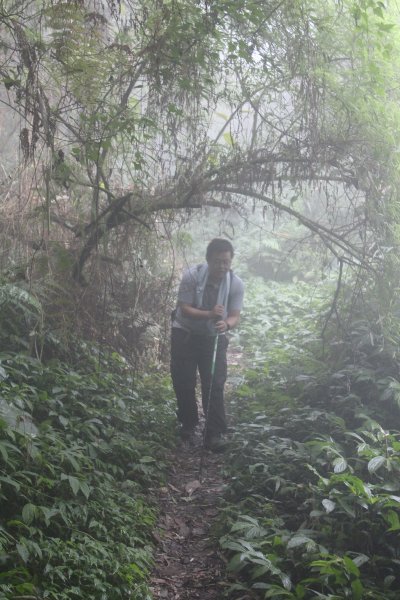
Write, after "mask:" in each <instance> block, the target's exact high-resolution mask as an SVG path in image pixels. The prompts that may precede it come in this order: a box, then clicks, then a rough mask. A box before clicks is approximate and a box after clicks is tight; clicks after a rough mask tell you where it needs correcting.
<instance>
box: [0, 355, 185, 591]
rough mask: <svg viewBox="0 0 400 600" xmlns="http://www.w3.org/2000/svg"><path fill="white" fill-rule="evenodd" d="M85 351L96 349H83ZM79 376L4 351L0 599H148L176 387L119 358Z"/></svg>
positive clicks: (82, 368)
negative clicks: (135, 374) (157, 491)
mask: <svg viewBox="0 0 400 600" xmlns="http://www.w3.org/2000/svg"><path fill="white" fill-rule="evenodd" d="M86 352H90V348H89V347H88V346H87V348H86ZM83 358H85V359H86V360H82V361H81V363H80V365H79V367H77V368H75V369H74V368H72V367H71V366H68V365H67V364H64V363H62V362H59V361H57V360H53V361H50V362H49V363H48V364H46V365H45V364H43V363H41V362H40V361H38V360H37V359H34V358H30V357H28V356H24V355H21V354H19V355H18V354H17V355H15V354H11V353H8V354H6V353H3V354H2V355H1V356H0V361H1V372H0V373H1V382H0V395H1V401H0V501H1V511H0V546H1V556H2V558H1V563H2V568H1V575H0V595H1V597H2V598H5V599H6V598H9V599H10V600H11V599H12V598H15V597H17V596H24V595H30V596H34V597H38V598H39V597H40V598H53V599H54V600H56V599H57V600H72V599H76V598H83V597H85V598H91V599H93V600H100V599H104V600H105V599H107V600H114V599H115V600H117V599H118V598H126V597H128V596H130V595H132V597H135V598H138V599H139V598H141V599H143V600H145V599H146V600H147V599H148V598H149V597H150V595H149V591H148V588H147V585H146V579H147V574H148V572H149V568H150V565H151V538H150V533H151V529H152V528H153V527H154V523H155V515H156V507H155V506H153V505H152V504H151V502H149V497H148V488H149V487H151V486H153V485H155V484H156V483H157V482H159V481H160V479H162V478H163V472H164V467H165V464H164V456H165V448H166V446H168V444H172V441H173V440H172V437H171V436H172V431H173V426H172V423H173V421H174V411H173V403H172V402H170V401H169V400H171V391H170V388H169V387H168V385H167V383H166V382H165V381H164V380H163V378H162V377H161V376H158V375H155V376H152V375H148V376H143V377H142V378H140V379H138V380H136V381H133V380H132V377H131V375H130V372H129V370H128V369H127V368H126V367H125V366H124V362H123V361H121V358H120V357H118V355H114V356H106V355H104V354H101V355H100V356H99V357H96V356H95V357H93V358H91V357H90V356H86V357H84V355H82V359H83Z"/></svg>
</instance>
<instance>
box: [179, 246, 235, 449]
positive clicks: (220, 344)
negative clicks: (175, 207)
mask: <svg viewBox="0 0 400 600" xmlns="http://www.w3.org/2000/svg"><path fill="white" fill-rule="evenodd" d="M232 259H233V247H232V244H231V243H230V242H229V241H228V240H225V239H220V238H215V239H213V240H211V242H210V243H209V244H208V246H207V251H206V261H207V262H206V263H205V264H201V265H196V266H194V267H191V268H189V269H188V270H187V271H186V272H185V273H184V275H183V277H182V281H181V283H180V287H179V292H178V304H177V309H176V311H175V315H174V318H173V322H172V332H171V375H172V382H173V386H174V390H175V394H176V398H177V403H178V420H179V421H180V423H181V431H180V434H181V437H182V439H183V440H186V441H189V442H190V441H193V438H194V431H195V427H196V425H197V423H198V412H197V404H196V396H195V388H196V373H197V369H198V370H199V373H200V381H201V396H202V405H203V411H204V414H205V415H207V412H209V414H208V417H207V429H206V435H205V440H204V441H205V445H206V446H207V447H208V448H210V449H211V450H218V449H221V448H222V444H223V439H222V435H223V434H224V433H225V432H226V418H225V407H224V385H225V381H226V375H227V361H226V350H227V347H228V339H227V337H226V335H225V334H226V332H227V331H230V330H231V329H233V328H234V327H235V326H236V325H237V324H238V322H239V318H240V310H241V308H242V304H243V293H244V286H243V282H242V280H241V279H239V277H237V276H236V275H235V274H234V273H233V272H232V271H231V265H232ZM216 336H218V339H217V353H216V362H215V371H214V377H213V381H212V382H211V365H212V360H213V352H214V345H215V340H216ZM210 385H211V396H210ZM208 401H209V407H208V406H207V405H208Z"/></svg>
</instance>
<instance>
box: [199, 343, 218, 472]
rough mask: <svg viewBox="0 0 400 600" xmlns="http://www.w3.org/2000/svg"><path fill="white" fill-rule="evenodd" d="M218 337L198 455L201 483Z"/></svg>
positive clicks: (214, 350) (213, 356) (216, 344)
mask: <svg viewBox="0 0 400 600" xmlns="http://www.w3.org/2000/svg"><path fill="white" fill-rule="evenodd" d="M218 337H219V336H218V335H216V336H215V341H214V348H213V355H212V361H211V376H210V387H209V390H208V398H207V412H206V421H205V424H204V432H203V443H202V446H201V454H200V464H199V481H201V474H202V471H203V465H204V449H205V441H206V437H207V429H208V419H209V415H210V403H211V392H212V386H213V382H214V373H215V363H216V358H217V347H218Z"/></svg>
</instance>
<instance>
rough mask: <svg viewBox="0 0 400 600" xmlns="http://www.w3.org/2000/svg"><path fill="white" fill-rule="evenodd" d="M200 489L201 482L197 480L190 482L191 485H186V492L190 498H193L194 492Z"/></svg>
mask: <svg viewBox="0 0 400 600" xmlns="http://www.w3.org/2000/svg"><path fill="white" fill-rule="evenodd" d="M200 487H201V483H200V481H199V480H198V479H195V480H194V481H189V483H187V484H186V485H185V491H186V493H187V494H189V496H191V495H192V494H193V492H195V491H196V490H198V489H199V488H200Z"/></svg>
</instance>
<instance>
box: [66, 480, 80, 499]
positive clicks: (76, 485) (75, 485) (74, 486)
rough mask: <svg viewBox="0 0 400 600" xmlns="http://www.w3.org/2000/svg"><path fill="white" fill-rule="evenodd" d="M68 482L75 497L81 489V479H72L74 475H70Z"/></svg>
mask: <svg viewBox="0 0 400 600" xmlns="http://www.w3.org/2000/svg"><path fill="white" fill-rule="evenodd" d="M68 481H69V485H70V486H71V489H72V491H73V493H74V495H75V496H76V495H77V493H78V492H79V490H80V487H81V485H80V481H79V479H77V478H76V477H72V475H69V476H68Z"/></svg>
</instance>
